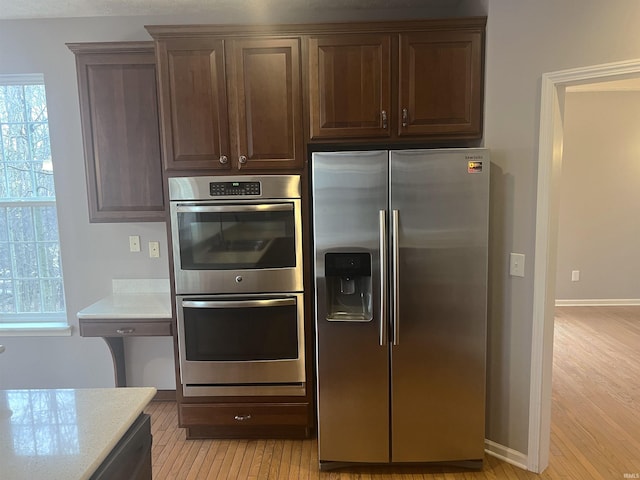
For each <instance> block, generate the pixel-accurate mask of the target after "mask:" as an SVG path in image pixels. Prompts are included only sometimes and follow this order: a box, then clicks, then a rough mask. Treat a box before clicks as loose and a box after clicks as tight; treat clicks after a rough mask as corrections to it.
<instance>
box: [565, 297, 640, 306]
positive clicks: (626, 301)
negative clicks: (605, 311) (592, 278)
mask: <svg viewBox="0 0 640 480" xmlns="http://www.w3.org/2000/svg"><path fill="white" fill-rule="evenodd" d="M617 305H619V306H623V305H640V298H592V299H580V300H571V299H569V300H558V299H556V307H609V306H617Z"/></svg>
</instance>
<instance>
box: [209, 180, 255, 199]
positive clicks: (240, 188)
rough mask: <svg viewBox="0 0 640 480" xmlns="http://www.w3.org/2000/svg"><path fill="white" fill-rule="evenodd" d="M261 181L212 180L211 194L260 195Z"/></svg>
mask: <svg viewBox="0 0 640 480" xmlns="http://www.w3.org/2000/svg"><path fill="white" fill-rule="evenodd" d="M260 193H261V189H260V182H210V183H209V195H211V196H212V197H227V196H237V195H252V196H259V195H260Z"/></svg>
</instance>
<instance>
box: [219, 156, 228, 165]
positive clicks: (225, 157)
mask: <svg viewBox="0 0 640 480" xmlns="http://www.w3.org/2000/svg"><path fill="white" fill-rule="evenodd" d="M220 163H221V164H222V165H226V164H227V163H229V159H228V158H227V156H226V155H220Z"/></svg>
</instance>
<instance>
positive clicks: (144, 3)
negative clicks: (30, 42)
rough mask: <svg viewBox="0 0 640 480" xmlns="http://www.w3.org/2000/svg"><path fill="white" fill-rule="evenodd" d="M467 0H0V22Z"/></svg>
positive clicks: (443, 7) (448, 4) (439, 6)
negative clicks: (9, 20)
mask: <svg viewBox="0 0 640 480" xmlns="http://www.w3.org/2000/svg"><path fill="white" fill-rule="evenodd" d="M462 3H468V0H0V20H8V19H27V18H29V19H34V18H62V17H102V16H129V15H172V14H174V15H175V14H201V13H212V12H215V13H219V14H223V13H224V12H225V11H235V12H237V11H238V10H247V11H248V10H251V9H262V10H264V9H289V8H297V9H305V10H314V9H325V10H326V9H338V8H340V9H389V8H392V9H408V8H428V9H433V10H434V11H435V12H438V11H443V12H444V13H445V14H446V13H447V12H453V11H455V9H456V8H457V7H458V6H459V5H460V4H462Z"/></svg>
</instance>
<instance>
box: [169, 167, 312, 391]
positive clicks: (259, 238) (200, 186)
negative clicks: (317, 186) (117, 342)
mask: <svg viewBox="0 0 640 480" xmlns="http://www.w3.org/2000/svg"><path fill="white" fill-rule="evenodd" d="M169 198H170V217H171V237H172V242H173V266H174V275H175V291H176V311H177V320H178V321H177V323H178V356H179V364H180V379H181V383H182V390H183V394H184V395H185V396H210V395H211V396H225V395H226V396H240V395H305V392H306V380H305V352H304V298H303V293H302V288H303V287H302V283H303V279H302V240H301V213H300V177H299V176H297V175H271V176H247V175H245V176H242V177H228V176H224V177H189V178H187V177H181V178H170V179H169Z"/></svg>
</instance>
